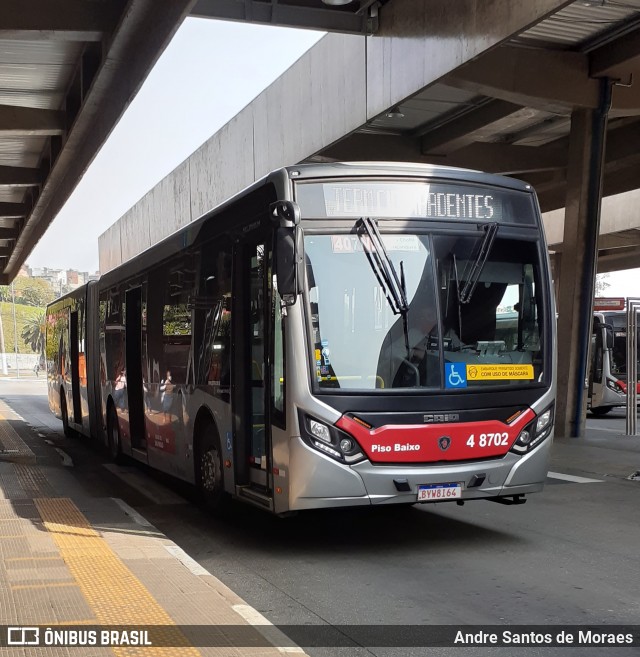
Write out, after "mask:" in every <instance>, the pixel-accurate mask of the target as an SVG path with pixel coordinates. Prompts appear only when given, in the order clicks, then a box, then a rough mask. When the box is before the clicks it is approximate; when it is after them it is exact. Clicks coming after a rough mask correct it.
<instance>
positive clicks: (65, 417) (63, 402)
mask: <svg viewBox="0 0 640 657" xmlns="http://www.w3.org/2000/svg"><path fill="white" fill-rule="evenodd" d="M60 417H61V418H62V433H64V435H65V436H66V437H67V438H72V437H73V429H72V428H71V427H70V426H69V411H68V410H67V397H66V395H65V394H64V389H63V388H60Z"/></svg>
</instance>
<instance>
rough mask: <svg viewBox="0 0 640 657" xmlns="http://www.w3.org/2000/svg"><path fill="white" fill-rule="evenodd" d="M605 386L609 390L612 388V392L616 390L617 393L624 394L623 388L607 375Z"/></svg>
mask: <svg viewBox="0 0 640 657" xmlns="http://www.w3.org/2000/svg"><path fill="white" fill-rule="evenodd" d="M607 388H609V390H613V392H617V393H618V394H619V395H621V394H624V392H625V390H624V389H623V388H622V386H621V385H620V384H619V383H618V382H617V381H614V380H613V379H610V378H608V377H607Z"/></svg>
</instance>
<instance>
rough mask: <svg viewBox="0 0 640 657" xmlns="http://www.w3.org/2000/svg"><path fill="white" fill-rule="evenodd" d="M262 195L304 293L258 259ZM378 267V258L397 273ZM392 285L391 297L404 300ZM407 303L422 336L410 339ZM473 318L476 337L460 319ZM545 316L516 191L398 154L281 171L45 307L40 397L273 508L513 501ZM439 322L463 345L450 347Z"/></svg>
mask: <svg viewBox="0 0 640 657" xmlns="http://www.w3.org/2000/svg"><path fill="white" fill-rule="evenodd" d="M305 184H307V185H308V186H307V187H305V188H304V189H303V185H305ZM313 185H316V187H313ZM402 185H407V188H406V189H408V190H410V192H411V194H413V195H414V196H415V199H417V200H416V201H415V203H418V205H420V204H421V203H422V205H420V208H421V209H420V210H419V211H416V212H415V213H414V214H413V215H411V214H410V215H405V214H402V213H399V212H398V209H397V208H396V207H395V206H393V204H394V203H396V200H397V199H400V201H398V203H401V204H403V203H404V200H403V199H404V198H405V196H404V192H403V190H404V189H405V188H404V187H402ZM456 186H458V187H456ZM458 188H459V190H462V191H456V190H457V189H458ZM450 189H451V190H453V191H448V190H450ZM398 190H400V191H401V192H403V193H402V194H398V193H397V192H398ZM438 190H440V191H438ZM442 190H444V191H442ZM478 190H479V191H478ZM476 191H477V193H476ZM501 194H503V195H504V198H505V199H506V200H505V201H504V203H503V205H502V209H501V210H500V212H502V213H503V214H502V215H500V216H499V217H498V218H497V219H496V216H495V215H494V208H493V205H492V204H493V203H494V199H497V198H498V197H499V196H500V195H501ZM323 195H324V196H323ZM512 196H513V199H512ZM412 198H413V197H412ZM314 199H315V200H314ZM323 199H324V200H323ZM335 199H338V200H337V201H336V200H335ZM362 199H364V200H362ZM381 199H383V200H381ZM389 199H391V200H389ZM394 199H396V200H394ZM425 199H426V200H425ZM279 201H286V202H291V203H297V205H298V206H299V207H300V212H301V217H302V218H301V222H300V224H299V226H298V230H299V231H300V233H299V241H300V244H301V245H302V244H303V245H304V246H303V247H302V246H301V247H300V248H301V249H302V248H304V258H305V262H306V264H305V267H304V271H305V274H304V281H303V283H304V284H303V286H302V291H301V292H300V294H298V295H297V296H296V298H295V299H293V300H289V303H284V302H283V300H281V299H280V296H279V294H278V292H277V289H278V288H277V277H278V276H281V275H283V274H282V273H281V272H278V273H277V274H276V273H275V270H274V267H275V266H276V257H275V255H274V252H273V244H274V232H273V231H274V228H273V226H274V223H273V216H272V214H271V211H270V208H271V209H273V204H274V203H275V202H279ZM334 201H335V203H337V205H338V206H339V207H336V205H335V203H334ZM383 201H384V202H383ZM512 202H513V203H514V204H515V205H513V206H511V205H509V204H510V203H512ZM415 203H414V205H415ZM424 203H427V205H429V204H433V205H432V207H431V206H429V207H428V208H427V209H426V210H425V209H424ZM518 203H524V206H522V207H525V206H526V207H527V208H528V207H529V205H527V204H530V218H528V219H527V221H523V222H520V219H519V217H516V219H518V221H515V220H513V221H512V220H510V218H509V216H508V213H507V208H509V207H520V206H519V205H518ZM314 204H315V205H314ZM341 204H342V205H341ZM354 204H355V205H354ZM384 204H388V205H385V206H384V207H383V205H384ZM391 206H393V207H391ZM490 206H491V207H490ZM496 207H497V206H496ZM403 208H404V205H403ZM361 211H362V212H361ZM411 212H413V210H411ZM421 212H424V213H426V214H428V215H429V216H428V217H423V216H421V215H420V213H421ZM495 212H497V210H496V211H495ZM527 212H529V210H527ZM429 213H432V214H433V216H431V215H430V214H429ZM365 214H370V215H371V216H372V217H373V219H374V220H375V221H374V223H375V224H376V225H377V227H378V228H379V231H380V233H381V243H380V244H379V246H378V247H374V246H372V241H373V238H372V237H371V236H370V234H369V233H368V234H367V235H364V233H363V231H365V230H376V228H375V227H374V228H373V229H371V227H369V228H367V227H366V225H365V222H364V220H363V217H364V215H365ZM454 215H455V216H454ZM489 215H491V216H489ZM527 216H528V215H527ZM461 217H462V218H461ZM493 224H495V227H494V228H491V226H492V225H493ZM492 231H493V233H495V235H493V234H491V235H490V236H489V233H491V232H492ZM494 236H495V242H493V243H491V239H493V237H494ZM345 249H346V251H348V253H347V254H346V255H343V253H344V250H345ZM483 249H484V252H485V253H484V254H483V253H482V251H483ZM520 251H521V252H522V253H523V254H526V255H522V256H521V255H520ZM494 254H498V255H495V256H494ZM341 258H342V259H341ZM376 258H381V259H382V260H383V261H384V262H383V264H384V263H385V262H386V263H391V264H390V265H388V267H391V268H392V269H395V270H396V273H397V280H396V282H395V283H394V282H393V280H392V279H391V277H390V276H389V278H386V276H387V274H384V271H383V270H382V269H379V268H378V269H376V267H379V264H378V265H375V262H374V264H371V262H372V261H375V260H376ZM385 258H386V260H384V259H385ZM527 258H528V259H527ZM349 259H351V260H349ZM463 267H468V270H469V271H471V272H472V273H470V274H469V273H466V274H464V275H465V276H467V278H466V279H465V278H463V271H462V269H463ZM350 271H353V276H352V277H350V275H349V272H350ZM345 272H346V273H345ZM380 272H382V273H380ZM374 274H375V276H374ZM380 276H382V277H383V279H384V280H381V279H380ZM336 277H338V278H339V280H336ZM376 277H377V278H376ZM400 278H402V281H400ZM405 278H406V281H405ZM226 279H228V280H226ZM427 280H428V281H429V285H430V286H431V287H430V288H429V290H427V291H426V292H425V291H424V290H423V287H426V284H423V281H427ZM360 281H367V282H366V284H364V283H363V284H362V286H361V283H360ZM466 283H468V286H467V288H466V292H465V291H464V290H463V292H462V294H465V293H466V294H467V297H465V298H463V297H462V296H461V292H460V290H461V288H463V287H464V286H465V284H466ZM359 286H360V287H359ZM474 287H475V290H474ZM361 288H362V289H361ZM389 288H394V289H395V291H396V292H398V291H400V292H401V291H402V290H403V289H404V290H405V292H406V293H407V298H408V299H407V302H406V305H405V308H404V310H402V309H400V310H398V309H397V308H394V306H393V300H392V299H391V300H389V299H388V295H389V294H390V293H391V289H389ZM362 290H364V291H362ZM423 292H424V297H422V296H421V294H423ZM502 292H504V294H505V295H507V292H509V294H512V295H519V296H513V298H507V296H503V297H501V299H498V297H499V295H500V294H502ZM429 295H431V296H429ZM338 297H339V298H338ZM409 297H410V298H409ZM429 299H431V301H428V300H429ZM452 299H453V301H451V300H452ZM505 299H506V300H505ZM514 300H515V301H514ZM500 303H502V304H503V305H502V306H500V305H499V304H500ZM430 304H433V305H432V306H430ZM450 304H454V305H455V306H456V310H455V312H453V311H451V312H449V311H450V310H451V309H450V308H449V305H450ZM463 304H464V305H463ZM487 308H489V309H490V312H488V311H487ZM425 309H427V310H430V311H431V317H432V320H431V321H432V325H431V331H430V332H428V331H426V330H425V331H424V335H421V336H420V338H421V340H422V343H421V344H418V343H416V345H415V346H414V345H413V344H410V342H411V341H412V340H413V339H414V337H413V336H414V334H416V333H417V332H418V326H419V321H418V316H419V314H420V313H421V312H422V311H423V310H425ZM447 312H449V315H447ZM474 313H475V314H474ZM483 313H484V314H486V315H487V318H488V319H489V320H490V321H489V325H490V326H489V327H488V328H487V325H486V322H485V325H484V326H481V325H480V324H481V322H480V320H477V321H476V316H479V315H482V314H483ZM337 314H340V318H339V321H338V319H336V317H337ZM445 316H446V317H445ZM229 318H230V319H229ZM433 318H435V319H433ZM552 318H555V308H554V305H553V295H552V294H551V290H550V268H549V262H548V257H547V249H546V243H545V241H544V234H543V230H542V224H541V219H540V212H539V208H538V205H537V201H536V199H535V195H534V193H533V191H532V190H531V188H530V187H529V186H528V185H526V184H524V183H521V182H519V181H515V180H512V179H508V178H502V177H499V176H493V175H487V174H481V173H478V172H473V171H466V170H460V169H448V168H443V167H431V166H424V165H415V164H397V163H393V164H383V163H375V164H367V163H364V164H321V165H320V164H319V165H300V166H294V167H288V168H285V169H280V170H278V171H275V172H273V173H272V174H270V175H269V176H267V177H265V178H264V179H262V180H260V181H258V182H257V183H255V184H254V185H252V186H251V187H250V188H248V189H247V190H245V191H244V192H242V193H241V194H239V195H237V196H236V197H234V198H232V199H230V200H229V201H227V202H226V203H224V204H223V205H221V206H219V207H218V208H215V209H214V210H212V211H211V212H209V213H207V214H206V215H205V216H204V217H202V218H201V219H199V220H197V221H196V222H193V223H192V224H191V225H189V226H187V227H186V228H184V229H182V230H180V231H178V232H177V233H175V234H173V235H171V236H170V237H168V238H166V239H165V240H163V241H162V242H160V243H159V244H157V245H155V246H153V247H151V248H150V249H148V250H147V251H145V252H144V253H142V254H141V255H139V256H137V257H135V258H134V259H133V260H131V261H129V262H127V263H124V264H123V265H121V266H119V267H118V268H117V269H115V270H113V271H110V272H107V273H106V274H104V275H103V276H102V277H101V278H100V280H99V281H97V282H94V283H90V284H89V285H88V286H83V287H82V288H80V289H79V290H76V291H74V292H73V293H71V294H69V295H67V296H65V297H63V298H62V299H59V300H57V301H56V302H54V303H53V304H51V305H50V306H49V308H48V310H47V351H46V355H47V369H48V391H49V403H50V407H51V410H52V411H53V412H54V413H55V414H56V415H57V416H58V417H63V421H64V423H65V427H68V428H69V430H71V431H76V432H77V433H80V434H82V435H85V436H90V437H93V438H95V439H96V440H97V441H98V442H99V443H100V444H104V445H106V446H108V447H109V448H110V450H111V452H112V456H113V457H114V458H119V457H120V456H122V455H125V456H129V457H131V458H133V459H136V460H139V461H141V462H144V463H146V464H148V465H149V466H151V467H153V468H156V469H158V470H161V471H164V472H166V473H169V474H172V475H174V476H175V477H178V478H180V479H182V480H185V481H187V482H191V483H193V484H196V485H199V486H202V487H204V489H207V486H208V484H207V483H206V482H205V479H206V478H205V475H204V474H203V473H205V474H206V473H211V476H212V477H214V478H215V477H216V476H217V477H218V479H219V480H220V482H221V484H220V485H221V486H222V490H223V492H224V493H225V494H226V495H228V496H232V497H236V498H240V499H243V500H245V501H247V502H250V503H252V504H254V505H257V506H260V507H262V508H264V509H267V510H269V511H272V512H274V513H279V514H284V513H287V512H290V511H297V510H303V509H314V508H327V507H339V506H358V505H372V504H392V503H399V504H403V503H404V504H413V503H416V502H418V501H420V502H438V501H456V502H458V503H461V502H464V501H467V500H474V499H489V500H494V501H501V502H504V503H521V502H522V501H524V495H526V494H529V493H534V492H537V491H540V490H541V489H542V487H543V484H544V481H545V478H546V474H547V469H548V463H549V452H550V447H551V442H552V438H553V405H554V400H555V393H556V389H555V368H556V356H555V321H552ZM485 319H486V318H485ZM445 320H446V321H448V322H449V323H450V324H451V326H450V327H449V328H454V329H455V330H456V331H457V332H458V333H466V334H467V335H468V336H469V337H468V338H467V342H468V344H461V343H460V346H454V344H455V343H454V340H457V339H458V338H457V337H453V338H451V337H448V335H445V333H447V334H448V333H449V331H448V330H446V329H447V324H446V321H445ZM341 326H342V328H340V327H341ZM403 326H404V332H403ZM341 331H343V333H341ZM474 332H475V334H474V335H472V334H473V333H474ZM454 333H455V331H454ZM327 336H329V337H327ZM461 337H462V338H464V337H465V336H464V335H463V336H461ZM367 340H369V342H367ZM74 342H75V343H77V345H78V346H77V347H76V346H74V344H73V343H74ZM354 345H355V347H354ZM358 345H360V346H359V347H358ZM371 345H373V346H371ZM387 347H388V349H389V350H390V351H389V353H390V354H391V353H392V352H393V354H394V355H385V353H386V352H385V349H387ZM418 347H421V348H422V349H423V352H422V353H423V360H422V361H419V360H415V363H416V364H414V360H413V358H414V356H413V354H414V353H418V355H419V354H420V351H419V349H418ZM405 348H406V349H408V350H409V351H408V352H407V354H404V355H403V350H404V349H405ZM394 350H395V352H394ZM355 352H357V353H355ZM409 352H411V354H410V353H409ZM398 353H400V355H399V356H398ZM334 356H335V358H337V359H338V360H336V361H334V360H333V358H334ZM409 356H410V357H409ZM225 359H226V360H225ZM340 359H341V360H340ZM394 359H395V360H394ZM392 362H393V363H396V364H397V363H399V365H396V364H394V365H391V363H392ZM425 362H427V363H428V364H427V365H425V364H424V363H425ZM394 368H395V369H394ZM402 368H404V369H405V370H406V371H404V370H403V371H402V373H401V370H402ZM421 368H422V369H421ZM83 370H84V371H83ZM425 370H426V374H425ZM85 371H86V373H85ZM389 372H391V374H389ZM407 373H408V374H407ZM403 376H404V377H406V376H409V383H406V381H405V380H404V379H402V377H403ZM476 376H477V377H479V378H480V379H482V380H481V381H478V382H476V381H475V380H472V379H473V377H476ZM492 376H493V377H496V378H495V380H489V379H490V377H492ZM465 377H466V378H465ZM483 377H484V378H483ZM463 380H464V385H463V383H462V381H463ZM403 381H405V382H403ZM323 427H324V428H323ZM211 446H214V447H211ZM207 476H208V475H207ZM206 481H208V479H207V480H206ZM203 482H205V483H203ZM216 485H218V484H217V483H216ZM204 492H205V494H206V492H207V491H206V490H205V491H204Z"/></svg>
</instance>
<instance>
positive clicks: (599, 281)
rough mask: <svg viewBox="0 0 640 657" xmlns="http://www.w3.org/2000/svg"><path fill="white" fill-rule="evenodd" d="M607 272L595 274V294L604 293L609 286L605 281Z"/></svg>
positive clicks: (607, 275)
mask: <svg viewBox="0 0 640 657" xmlns="http://www.w3.org/2000/svg"><path fill="white" fill-rule="evenodd" d="M607 278H609V274H597V275H596V289H595V296H600V295H602V294H604V293H605V291H606V289H607V288H608V287H611V283H609V282H608V281H607Z"/></svg>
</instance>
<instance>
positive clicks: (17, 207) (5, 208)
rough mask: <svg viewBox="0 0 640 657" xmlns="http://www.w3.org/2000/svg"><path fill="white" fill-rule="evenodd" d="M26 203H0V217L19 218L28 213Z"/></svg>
mask: <svg viewBox="0 0 640 657" xmlns="http://www.w3.org/2000/svg"><path fill="white" fill-rule="evenodd" d="M29 209H30V208H29V206H28V205H27V204H26V203H0V217H2V218H3V219H19V218H21V217H26V216H27V214H29Z"/></svg>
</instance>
